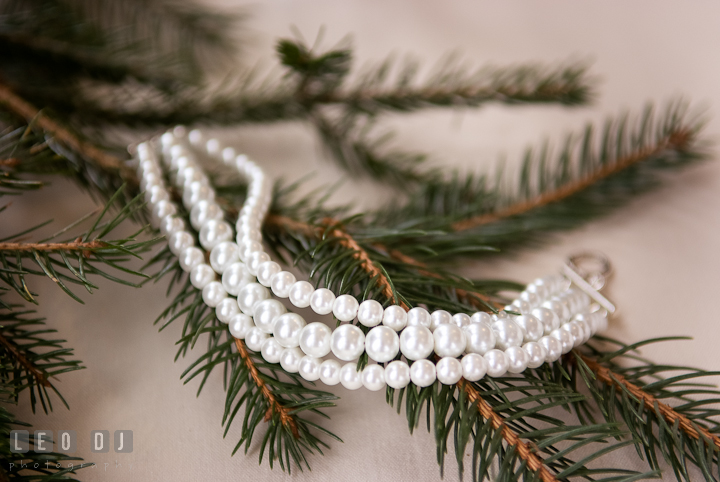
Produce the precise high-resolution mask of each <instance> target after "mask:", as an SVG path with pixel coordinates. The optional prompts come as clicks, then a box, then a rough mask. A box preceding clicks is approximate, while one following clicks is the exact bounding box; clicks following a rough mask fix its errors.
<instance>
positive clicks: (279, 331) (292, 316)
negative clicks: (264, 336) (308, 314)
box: [273, 313, 305, 348]
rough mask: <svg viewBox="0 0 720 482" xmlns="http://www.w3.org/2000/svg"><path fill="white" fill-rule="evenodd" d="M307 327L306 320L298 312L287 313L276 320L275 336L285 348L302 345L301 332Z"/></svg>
mask: <svg viewBox="0 0 720 482" xmlns="http://www.w3.org/2000/svg"><path fill="white" fill-rule="evenodd" d="M303 328H305V320H304V319H303V317H302V316H300V315H298V314H297V313H285V314H284V315H280V316H278V317H277V319H276V320H275V326H274V327H273V336H274V337H275V339H276V340H277V341H278V343H280V345H281V346H283V347H284V348H294V347H296V346H298V345H300V332H301V331H302V329H303Z"/></svg>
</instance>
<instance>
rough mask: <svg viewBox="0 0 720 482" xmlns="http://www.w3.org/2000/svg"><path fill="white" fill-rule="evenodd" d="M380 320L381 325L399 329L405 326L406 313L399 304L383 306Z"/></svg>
mask: <svg viewBox="0 0 720 482" xmlns="http://www.w3.org/2000/svg"><path fill="white" fill-rule="evenodd" d="M382 322H383V325H385V326H387V327H388V328H392V329H393V330H395V331H400V330H402V329H403V328H405V325H407V313H406V312H405V310H403V309H402V308H401V307H400V306H397V305H390V306H388V307H387V308H385V313H384V314H383V321H382Z"/></svg>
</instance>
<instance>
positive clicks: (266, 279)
mask: <svg viewBox="0 0 720 482" xmlns="http://www.w3.org/2000/svg"><path fill="white" fill-rule="evenodd" d="M280 271H282V268H281V267H280V265H279V264H277V263H276V262H275V261H265V262H264V263H262V264H261V265H260V266H258V268H257V280H258V283H260V284H261V285H263V286H265V287H267V288H269V287H270V280H271V279H272V277H273V276H275V275H276V274H278V273H279V272H280Z"/></svg>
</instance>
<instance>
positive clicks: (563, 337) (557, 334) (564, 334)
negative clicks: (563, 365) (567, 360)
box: [550, 328, 575, 355]
mask: <svg viewBox="0 0 720 482" xmlns="http://www.w3.org/2000/svg"><path fill="white" fill-rule="evenodd" d="M550 336H552V337H553V338H555V339H556V340H559V341H560V343H561V344H562V353H563V355H564V354H565V353H568V352H569V351H570V350H572V349H573V347H574V346H575V340H573V336H572V335H571V334H570V332H568V331H565V330H563V329H560V328H558V329H557V330H553V332H552V333H550Z"/></svg>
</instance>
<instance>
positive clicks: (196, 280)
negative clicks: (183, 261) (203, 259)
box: [190, 263, 215, 290]
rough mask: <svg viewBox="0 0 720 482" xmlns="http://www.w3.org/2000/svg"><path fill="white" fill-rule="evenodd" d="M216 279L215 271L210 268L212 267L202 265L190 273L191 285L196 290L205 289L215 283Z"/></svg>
mask: <svg viewBox="0 0 720 482" xmlns="http://www.w3.org/2000/svg"><path fill="white" fill-rule="evenodd" d="M214 279H215V271H213V269H212V268H211V267H210V265H208V264H205V263H201V264H199V265H197V266H195V267H194V268H193V269H192V270H191V271H190V283H191V284H192V285H193V286H194V287H195V288H196V289H199V290H201V289H203V288H205V286H206V285H207V284H208V283H210V282H211V281H213V280H214Z"/></svg>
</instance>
